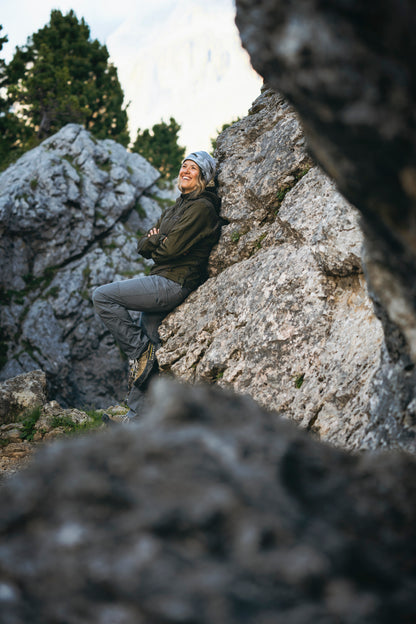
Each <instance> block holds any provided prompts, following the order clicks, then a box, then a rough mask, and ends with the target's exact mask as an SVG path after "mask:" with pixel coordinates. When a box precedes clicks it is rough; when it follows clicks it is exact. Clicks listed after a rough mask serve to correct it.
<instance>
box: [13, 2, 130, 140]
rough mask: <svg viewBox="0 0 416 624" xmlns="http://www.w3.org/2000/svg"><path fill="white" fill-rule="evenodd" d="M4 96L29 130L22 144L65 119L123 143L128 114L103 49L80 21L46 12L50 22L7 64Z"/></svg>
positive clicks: (43, 135)
mask: <svg viewBox="0 0 416 624" xmlns="http://www.w3.org/2000/svg"><path fill="white" fill-rule="evenodd" d="M7 83H8V84H7V86H8V93H9V97H10V98H11V99H12V100H13V102H14V103H15V104H17V109H18V116H19V119H20V120H21V121H22V122H23V123H24V126H25V128H26V129H27V131H28V136H27V137H26V139H25V147H26V148H29V147H31V144H33V142H39V141H40V140H43V139H44V138H46V137H48V136H50V135H51V134H54V133H55V132H57V131H58V130H59V129H60V128H62V127H63V126H64V125H66V124H67V123H71V122H75V123H80V124H82V125H83V126H84V127H85V128H86V129H87V130H90V131H91V132H92V133H93V134H94V135H95V136H96V137H97V138H99V139H104V138H112V139H115V140H117V141H118V142H120V143H122V144H123V145H127V144H128V142H129V136H128V131H127V113H126V109H125V108H123V91H122V88H121V86H120V83H119V80H118V77H117V70H116V68H115V67H114V66H113V65H112V64H111V63H110V62H109V54H108V51H107V48H106V47H105V46H103V45H101V44H100V43H99V42H98V41H97V40H96V39H95V40H91V38H90V29H89V27H88V25H87V24H86V23H85V21H84V19H81V20H80V21H78V19H77V17H76V15H75V13H74V12H73V11H72V10H71V11H70V12H69V13H68V14H67V15H63V14H62V12H61V11H59V10H53V11H52V12H51V18H50V23H49V24H47V25H46V26H44V27H43V28H41V29H40V30H39V31H38V32H36V33H34V34H33V35H32V37H30V38H29V39H28V41H27V44H26V46H24V47H23V48H17V49H16V52H15V54H14V57H13V59H12V61H11V62H10V64H9V65H8V67H7Z"/></svg>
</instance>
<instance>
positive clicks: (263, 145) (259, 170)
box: [210, 88, 313, 275]
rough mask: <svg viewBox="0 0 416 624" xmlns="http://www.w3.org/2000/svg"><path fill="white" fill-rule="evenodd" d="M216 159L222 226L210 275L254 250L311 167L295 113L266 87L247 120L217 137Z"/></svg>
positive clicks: (245, 256)
mask: <svg viewBox="0 0 416 624" xmlns="http://www.w3.org/2000/svg"><path fill="white" fill-rule="evenodd" d="M215 155H216V157H217V159H218V162H219V171H218V176H219V180H220V193H221V196H222V202H221V216H222V217H223V219H224V220H225V221H226V224H225V225H224V227H223V229H222V237H221V244H220V245H218V247H217V249H216V250H215V251H214V253H213V254H212V257H211V263H210V266H211V274H212V275H216V274H218V273H219V272H220V271H222V270H223V269H224V268H226V267H227V266H230V265H231V264H233V263H235V262H239V261H240V260H243V259H244V258H249V257H250V256H251V255H252V254H253V253H255V252H256V251H257V250H258V248H259V245H260V243H261V241H262V240H263V238H264V237H265V236H266V234H267V233H268V231H269V227H270V223H271V222H273V220H274V216H275V213H276V212H277V210H278V209H279V205H280V201H281V200H280V198H281V197H282V196H283V195H284V194H285V192H287V191H288V190H289V189H290V188H291V187H292V186H294V185H295V184H296V182H297V180H298V179H299V178H300V177H302V175H304V174H305V173H306V172H307V171H308V169H309V168H310V167H311V165H312V164H313V162H312V160H311V158H310V156H309V154H308V153H307V151H306V145H305V137H304V134H303V131H302V129H301V126H300V124H299V120H298V118H297V115H296V113H295V112H294V111H293V109H292V108H291V107H290V106H289V105H288V104H287V102H285V101H284V100H283V98H282V97H280V96H279V95H277V94H276V93H274V92H273V91H272V90H271V89H267V88H265V89H263V90H262V95H261V96H260V97H259V98H258V99H257V100H256V101H255V102H254V103H253V106H252V108H251V109H250V111H249V114H248V116H247V117H245V118H244V119H242V120H241V121H239V122H237V123H235V124H234V125H233V126H232V127H231V128H229V129H228V130H227V132H225V133H223V134H221V135H220V136H219V137H218V139H217V149H216V154H215Z"/></svg>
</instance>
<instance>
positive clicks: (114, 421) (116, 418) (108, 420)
mask: <svg viewBox="0 0 416 624" xmlns="http://www.w3.org/2000/svg"><path fill="white" fill-rule="evenodd" d="M101 420H102V421H103V423H104V424H105V425H118V424H121V425H125V424H128V423H130V422H131V421H132V420H133V419H132V418H129V417H128V416H127V414H103V415H102V416H101Z"/></svg>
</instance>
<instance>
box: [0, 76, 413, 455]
mask: <svg viewBox="0 0 416 624" xmlns="http://www.w3.org/2000/svg"><path fill="white" fill-rule="evenodd" d="M110 152H111V153H110ZM68 154H69V156H68ZM216 155H217V159H218V162H219V170H218V186H219V193H220V195H221V197H222V208H221V211H222V216H223V218H224V222H225V225H224V227H223V231H222V236H221V239H220V242H219V244H218V246H217V248H216V249H215V250H214V252H213V254H212V257H211V260H210V275H211V277H210V279H209V280H208V281H207V282H206V283H205V284H204V285H203V286H202V287H201V288H199V289H198V290H197V291H196V292H195V293H193V294H192V295H191V296H190V297H189V298H188V299H187V301H186V302H185V303H184V304H183V305H182V306H180V307H179V308H178V310H176V311H175V312H174V313H172V314H171V315H170V316H169V317H168V318H167V320H166V321H165V322H164V324H163V325H162V327H161V332H160V333H161V337H162V340H163V343H164V344H163V347H162V349H161V350H160V351H159V356H158V358H159V363H160V368H161V370H162V371H163V372H169V373H173V374H174V375H175V376H176V377H178V378H180V379H183V380H187V381H192V382H196V381H205V382H209V383H216V384H218V385H220V386H222V387H227V388H230V389H233V390H234V391H236V392H238V393H240V394H241V393H243V394H249V395H250V396H252V397H253V398H254V399H255V400H256V401H257V402H258V403H259V404H260V405H263V406H264V407H267V408H268V409H273V410H277V411H280V412H281V413H282V414H284V416H285V417H287V418H290V419H293V420H295V421H296V422H297V423H298V424H299V425H300V426H302V427H303V428H306V429H308V430H310V431H312V432H314V433H316V434H318V435H319V436H320V437H321V438H322V439H325V440H328V441H331V442H332V443H334V444H337V445H339V446H342V447H344V448H348V449H376V448H395V447H402V448H406V449H409V450H414V449H415V432H416V428H415V410H414V407H413V405H414V403H415V401H414V398H415V390H414V389H415V387H416V384H415V373H414V370H413V368H412V366H411V365H410V359H409V355H408V352H407V351H406V349H405V348H404V347H403V345H402V342H401V335H399V334H397V332H396V334H397V335H395V334H394V332H392V331H389V332H386V331H385V329H386V325H384V326H383V323H382V322H381V320H380V318H379V316H380V314H378V311H377V310H375V308H374V303H373V301H372V300H371V298H370V296H369V293H368V291H367V284H366V281H365V279H364V275H363V262H362V248H363V235H362V232H361V228H360V224H359V219H358V213H357V211H356V209H355V208H354V207H353V206H351V205H350V204H349V203H348V202H347V201H346V200H345V199H344V198H343V197H342V196H341V195H340V193H339V192H338V191H337V189H336V187H335V186H334V184H333V183H332V182H331V181H330V180H329V178H328V177H327V176H326V175H325V174H324V173H323V171H322V170H321V169H320V168H319V167H317V166H316V165H315V163H314V161H313V160H312V158H311V156H310V155H309V152H308V150H307V146H306V143H305V137H304V133H303V130H302V127H301V124H300V122H299V118H298V116H297V115H296V113H295V112H294V110H293V109H292V108H291V107H290V106H289V105H288V104H287V102H286V101H285V100H284V99H283V98H282V97H281V96H280V95H278V94H276V93H275V92H273V91H272V90H270V89H269V88H267V87H265V88H264V89H263V91H262V94H261V95H260V97H259V98H258V99H257V100H256V102H255V103H254V104H253V107H252V109H251V110H250V114H249V115H248V116H247V117H246V118H244V119H243V120H241V121H240V122H238V123H236V124H234V125H233V126H232V127H231V128H229V129H227V130H226V131H225V132H224V133H223V134H222V135H221V136H220V137H219V138H218V141H217V153H216ZM135 156H136V155H133V154H129V153H128V152H127V151H126V150H123V148H121V147H120V146H115V144H114V145H112V144H111V142H107V141H106V142H103V143H101V142H98V143H97V142H96V141H93V140H92V138H91V137H90V136H89V135H88V134H87V133H86V132H85V131H82V130H81V129H80V128H79V127H78V126H68V127H67V128H66V129H64V130H62V131H61V132H60V133H59V134H58V135H56V136H55V137H53V138H52V139H50V140H49V141H46V142H45V143H44V144H42V146H41V147H40V148H38V150H35V151H34V152H30V153H29V154H27V155H26V156H25V157H24V158H23V159H21V160H20V161H19V162H18V163H16V165H14V166H12V167H11V168H10V169H9V170H8V171H6V172H5V173H4V174H3V176H2V177H0V188H1V189H3V191H2V193H3V194H2V197H3V203H2V204H1V205H2V206H3V212H2V214H3V227H4V233H5V236H4V237H3V245H2V250H3V258H4V261H5V262H6V259H7V258H10V259H9V265H10V271H8V272H7V274H5V275H4V277H3V281H4V286H3V288H4V290H3V293H4V298H5V302H4V303H5V305H4V306H3V309H2V319H3V324H2V327H3V340H4V343H5V344H6V345H7V348H8V351H7V362H6V364H5V366H4V367H3V369H2V372H1V375H2V378H3V379H6V378H10V377H13V376H15V375H16V374H18V373H23V372H24V371H29V370H33V369H42V370H43V371H45V373H46V375H47V380H48V396H49V397H50V398H51V399H54V400H57V401H58V402H59V403H60V404H61V405H63V406H65V407H77V408H84V409H91V408H93V407H95V408H106V407H107V406H108V405H114V404H115V403H117V402H120V401H121V400H122V399H123V396H124V393H125V384H126V362H125V360H124V359H123V358H122V357H121V354H120V352H119V350H118V348H117V347H116V345H114V342H113V341H112V338H111V336H109V334H108V332H107V331H106V330H105V328H104V327H103V326H102V324H101V322H100V320H99V319H98V318H97V317H96V316H95V315H94V312H93V309H92V304H91V293H92V290H93V289H94V287H95V286H97V285H99V284H102V283H105V282H108V281H112V280H114V279H122V278H123V277H129V276H130V275H134V274H138V273H140V272H145V271H146V270H147V268H148V267H147V265H148V262H147V261H143V262H141V261H140V259H139V257H138V256H137V253H136V251H135V243H136V239H137V235H138V234H140V232H141V231H142V230H145V229H147V227H149V226H150V225H151V224H152V223H153V222H154V221H155V220H156V218H157V215H158V214H159V213H160V210H161V205H160V204H161V199H162V202H163V197H162V198H161V196H163V191H161V190H160V189H158V188H157V187H156V186H155V185H154V180H155V179H156V177H157V174H156V173H155V171H154V170H153V169H152V168H151V167H150V165H148V164H147V163H146V161H143V159H140V157H137V159H136V157H135ZM105 158H107V159H110V158H113V160H111V161H108V162H107V161H105ZM42 159H44V160H45V162H46V163H49V160H50V159H52V162H53V163H55V164H54V165H53V166H52V167H49V166H48V167H46V165H45V164H42V163H43V160H42ZM70 161H71V162H70ZM78 162H79V163H80V164H78ZM103 162H104V163H106V164H104V165H103ZM71 163H72V164H71ZM129 163H130V164H129ZM103 167H104V170H103ZM134 167H137V169H134ZM35 168H36V169H35ZM77 169H78V170H77ZM105 169H108V171H106V170H105ZM23 171H25V172H26V173H25V176H23V173H22V172H23ZM36 176H37V177H36ZM71 176H72V177H71ZM77 176H78V177H77ZM17 178H19V179H21V180H23V182H22V183H21V184H20V186H19V187H17V185H16V182H15V181H16V180H17ZM33 180H39V181H38V182H37V183H36V184H34V183H32V181H33ZM52 181H54V182H52ZM52 184H54V185H55V188H56V191H54V193H55V194H54V195H53V196H52V199H51V209H50V210H51V215H49V216H48V217H47V218H45V221H44V222H43V223H42V220H41V217H42V215H43V214H44V213H43V212H42V210H43V211H45V210H46V208H45V206H46V205H47V202H48V198H47V193H48V192H51V188H52ZM32 187H33V188H32ZM19 189H20V190H19ZM22 189H23V190H24V191H25V192H23V191H22ZM146 189H147V190H146ZM165 195H166V193H165ZM23 198H24V199H23ZM157 200H159V201H157ZM165 201H166V200H165ZM22 214H24V215H25V218H24V219H22V218H21V215H22Z"/></svg>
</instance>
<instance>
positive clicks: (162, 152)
mask: <svg viewBox="0 0 416 624" xmlns="http://www.w3.org/2000/svg"><path fill="white" fill-rule="evenodd" d="M180 129H181V127H180V125H179V124H178V123H177V122H176V121H175V119H174V118H173V117H171V118H170V120H169V124H167V123H165V122H164V121H161V122H160V123H158V124H155V125H154V126H153V127H152V129H151V131H150V130H143V131H142V130H140V128H139V129H138V131H137V138H136V140H135V142H134V145H133V148H132V151H133V152H137V153H138V154H140V155H141V156H143V157H144V158H146V160H148V161H149V162H150V163H151V164H152V165H153V166H154V167H155V168H156V169H158V171H160V173H161V174H162V176H163V177H164V178H167V179H172V178H175V177H176V176H177V174H178V171H179V168H180V166H181V164H182V160H183V158H184V156H185V148H184V147H181V146H180V145H178V133H179V130H180Z"/></svg>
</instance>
